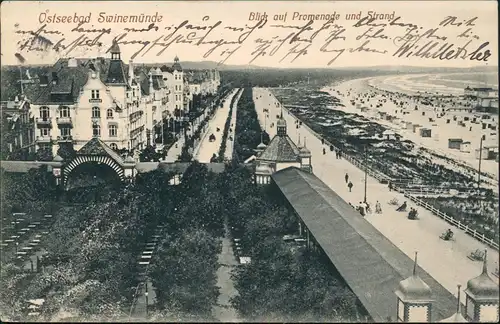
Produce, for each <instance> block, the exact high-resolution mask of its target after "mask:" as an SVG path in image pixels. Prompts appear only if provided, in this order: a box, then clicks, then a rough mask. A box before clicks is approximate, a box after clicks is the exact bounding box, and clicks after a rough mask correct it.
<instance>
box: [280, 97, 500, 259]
mask: <svg viewBox="0 0 500 324" xmlns="http://www.w3.org/2000/svg"><path fill="white" fill-rule="evenodd" d="M282 107H283V110H285V111H286V112H287V113H288V114H290V116H292V117H293V118H294V119H295V120H298V121H301V120H300V119H299V118H298V117H297V116H295V115H294V114H293V113H292V112H290V111H289V110H288V109H287V108H285V107H284V106H282ZM301 127H305V128H306V129H307V130H309V132H310V133H311V134H313V135H314V136H315V137H317V138H318V139H320V140H321V139H323V140H324V141H325V144H327V145H328V146H329V147H333V148H334V149H335V150H338V147H336V146H335V145H333V144H332V143H330V142H329V141H328V140H326V139H324V138H323V136H321V135H320V134H318V133H317V132H315V131H314V130H313V129H312V128H310V127H309V126H308V125H307V124H306V123H305V122H302V125H301ZM341 154H342V157H343V158H344V159H345V160H347V161H349V162H350V163H351V164H352V165H354V166H355V167H357V168H359V169H361V170H363V171H364V170H366V173H367V174H368V175H369V176H371V177H373V178H375V179H377V180H378V181H379V182H380V183H389V182H391V183H393V182H395V181H397V179H392V178H391V177H389V176H387V175H385V174H383V173H381V172H380V171H378V170H374V169H372V168H371V167H369V166H366V165H365V164H364V163H363V162H362V161H360V160H359V159H357V158H354V157H352V156H349V155H347V154H345V153H344V152H341ZM432 189H434V191H431V190H432ZM432 189H431V188H429V189H428V190H427V191H426V190H425V189H423V187H421V188H420V189H417V190H414V189H410V188H408V189H407V188H403V187H399V186H394V190H395V191H397V192H400V193H403V194H404V196H405V197H407V198H409V199H410V200H411V201H413V202H415V203H416V204H417V205H419V206H422V207H424V208H425V209H427V210H428V211H430V212H431V213H433V214H434V215H437V216H439V217H441V218H442V219H444V220H445V221H446V222H448V223H449V224H452V225H453V226H456V227H458V228H459V229H461V230H463V231H464V232H465V233H467V234H469V235H470V236H472V237H474V238H475V239H477V240H479V241H481V242H483V243H485V244H487V245H489V246H490V247H492V248H494V249H495V250H497V251H498V250H499V246H498V243H496V242H495V241H493V240H492V239H490V238H487V237H486V236H485V235H484V234H481V233H479V232H478V231H476V230H474V229H472V228H470V227H469V226H467V225H465V224H464V223H462V222H460V221H457V220H456V219H454V218H453V217H451V216H450V215H447V214H446V213H443V212H442V211H440V210H438V209H437V208H435V207H434V206H432V205H430V204H428V203H426V202H425V201H423V200H422V199H420V198H418V197H416V195H418V194H421V195H424V194H423V193H424V192H427V194H429V193H432V194H439V193H440V192H441V193H443V194H448V195H449V194H450V189H445V188H440V190H436V189H437V188H432ZM461 192H462V191H461ZM470 192H472V189H471V191H470ZM462 193H466V192H462Z"/></svg>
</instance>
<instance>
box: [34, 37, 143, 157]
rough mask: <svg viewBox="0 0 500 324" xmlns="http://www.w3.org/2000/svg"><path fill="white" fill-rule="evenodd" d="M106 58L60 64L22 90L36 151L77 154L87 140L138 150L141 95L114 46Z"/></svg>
mask: <svg viewBox="0 0 500 324" xmlns="http://www.w3.org/2000/svg"><path fill="white" fill-rule="evenodd" d="M109 52H110V57H109V58H102V57H99V58H96V59H75V58H70V59H60V60H58V61H57V62H56V64H54V66H53V67H52V68H51V69H50V72H49V73H47V74H46V75H42V76H41V77H40V80H39V82H37V83H36V84H34V85H30V87H28V88H27V89H26V91H27V95H28V98H29V99H30V100H31V102H32V106H31V109H32V114H33V116H34V117H35V143H36V146H37V148H46V149H49V150H52V152H53V154H54V155H56V152H57V149H58V147H59V146H61V145H63V144H64V143H72V144H73V145H74V149H75V150H78V149H80V148H81V147H82V145H84V144H85V143H87V142H88V141H89V139H91V138H92V137H98V138H100V139H101V140H102V141H103V142H105V143H106V144H107V145H109V146H110V147H112V148H114V149H129V150H130V149H133V148H138V149H141V148H142V145H143V143H144V140H145V133H144V132H145V129H144V122H145V121H144V111H143V109H142V106H141V105H140V101H141V91H140V88H139V85H138V83H137V82H136V80H135V78H134V75H133V67H132V66H131V67H130V68H129V69H128V73H127V68H126V65H125V64H124V63H123V61H122V60H121V57H120V54H121V53H120V48H119V46H118V44H117V43H116V42H115V43H114V44H113V45H112V47H111V48H110V50H109Z"/></svg>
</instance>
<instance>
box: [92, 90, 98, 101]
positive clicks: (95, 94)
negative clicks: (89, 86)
mask: <svg viewBox="0 0 500 324" xmlns="http://www.w3.org/2000/svg"><path fill="white" fill-rule="evenodd" d="M92 99H99V90H92Z"/></svg>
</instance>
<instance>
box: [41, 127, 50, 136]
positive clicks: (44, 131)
mask: <svg viewBox="0 0 500 324" xmlns="http://www.w3.org/2000/svg"><path fill="white" fill-rule="evenodd" d="M40 135H41V136H43V137H46V136H50V128H41V129H40Z"/></svg>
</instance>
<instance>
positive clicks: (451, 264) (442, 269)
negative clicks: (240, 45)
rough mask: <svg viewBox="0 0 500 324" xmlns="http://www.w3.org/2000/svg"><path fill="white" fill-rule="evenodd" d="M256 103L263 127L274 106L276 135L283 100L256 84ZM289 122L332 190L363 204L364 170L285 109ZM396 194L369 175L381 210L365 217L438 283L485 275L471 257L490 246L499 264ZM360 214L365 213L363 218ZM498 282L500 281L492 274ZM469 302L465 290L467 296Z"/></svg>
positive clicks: (450, 285) (371, 195)
mask: <svg viewBox="0 0 500 324" xmlns="http://www.w3.org/2000/svg"><path fill="white" fill-rule="evenodd" d="M253 93H254V102H255V108H256V110H257V114H258V116H259V120H260V122H261V125H264V118H265V114H264V113H263V111H262V110H263V109H264V108H268V109H269V114H268V115H269V117H268V120H267V123H266V124H267V127H266V131H267V133H268V134H269V136H270V137H271V138H272V137H273V136H274V135H275V134H276V127H273V128H271V127H269V125H270V124H271V123H273V122H274V123H276V115H277V114H279V113H280V112H281V109H280V108H279V106H280V104H279V105H278V106H277V103H278V100H277V99H276V98H275V97H274V95H271V96H269V94H270V92H269V90H267V89H262V88H254V92H253ZM283 113H284V118H285V120H286V122H287V126H288V135H289V136H290V138H291V139H292V140H293V141H294V142H295V143H298V137H299V134H300V136H301V138H302V139H301V142H302V143H304V136H305V137H306V138H307V142H306V145H307V148H308V149H309V150H310V151H311V153H312V165H313V172H314V174H315V175H316V176H318V177H319V178H320V179H321V180H322V181H323V182H325V183H326V184H327V185H328V186H329V187H330V188H331V189H332V190H334V191H335V192H336V193H337V194H339V195H340V196H341V197H342V198H343V199H344V200H345V201H347V202H350V203H352V204H353V205H358V204H359V202H361V201H363V198H364V172H363V171H362V170H360V169H358V168H357V167H355V166H354V165H352V164H351V163H349V162H348V161H346V160H345V159H340V160H339V159H336V158H335V154H334V152H330V150H329V148H328V147H326V146H325V149H326V154H325V155H323V145H322V144H321V140H320V139H319V138H317V137H315V136H314V135H313V133H312V132H311V131H310V130H309V129H308V128H307V127H304V126H300V127H299V128H298V129H297V128H296V123H295V121H296V120H297V119H296V118H295V117H294V116H293V115H291V114H289V113H288V112H287V111H285V110H284V111H283ZM346 173H348V174H349V179H350V180H351V181H352V183H353V184H354V187H353V191H352V192H349V190H348V188H347V186H346V184H345V180H344V176H345V174H346ZM393 198H397V199H398V200H399V201H400V202H401V203H402V202H403V201H405V200H407V199H406V198H405V197H404V196H403V194H401V193H397V192H389V189H388V187H387V185H383V184H380V183H379V182H378V181H377V180H376V179H374V178H372V177H370V176H368V179H367V200H368V203H369V204H370V205H371V206H372V209H374V206H375V202H376V201H377V200H378V201H379V202H380V204H381V205H382V210H383V212H382V214H374V215H368V216H367V217H366V219H367V221H369V222H370V223H371V224H372V225H373V226H374V227H375V228H376V229H377V230H379V231H380V232H381V233H382V234H383V235H384V236H386V237H387V238H388V239H389V240H390V241H391V242H392V243H393V244H394V245H396V246H397V247H398V248H399V249H401V251H403V252H404V253H405V254H406V255H408V257H410V258H413V257H414V253H415V251H418V252H419V260H418V261H419V265H420V266H421V267H422V268H423V269H424V270H425V271H427V272H428V273H429V274H430V275H431V276H433V277H434V278H435V279H436V280H437V281H439V282H440V283H441V284H442V285H443V286H444V287H445V288H446V289H448V291H450V292H451V293H452V294H456V285H457V284H461V285H462V287H466V284H467V281H468V280H469V279H472V278H474V277H476V276H478V275H479V274H480V273H481V269H482V264H481V263H480V262H474V261H471V260H469V259H468V258H467V256H468V255H469V254H470V253H471V252H472V251H475V250H476V249H482V250H484V249H487V250H488V266H489V270H490V271H494V270H495V268H496V267H498V252H497V251H495V250H493V249H491V248H489V247H487V246H485V245H484V244H482V243H481V242H479V241H477V240H476V239H474V238H472V237H471V236H469V235H468V234H466V233H465V232H463V231H461V230H458V229H457V228H453V231H454V232H455V237H456V240H455V241H454V242H445V241H443V240H441V239H440V238H439V235H440V234H441V233H443V232H444V231H445V230H446V229H447V228H450V227H452V226H451V225H449V224H448V223H446V222H445V221H444V220H442V219H441V218H439V217H437V216H435V215H433V214H432V213H431V212H429V211H427V210H425V209H423V208H419V207H418V206H416V205H415V204H414V203H413V202H411V201H409V200H408V207H414V208H417V209H418V212H419V217H420V219H419V220H418V221H411V220H408V219H407V217H406V216H407V215H406V213H399V212H396V211H395V207H394V206H392V205H389V204H388V202H389V201H390V200H391V199H393ZM360 217H361V216H360ZM491 277H492V278H493V279H494V280H495V281H497V282H498V279H497V278H496V277H494V276H491ZM462 298H463V299H462V300H463V301H465V294H462Z"/></svg>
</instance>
